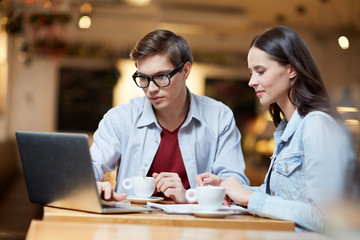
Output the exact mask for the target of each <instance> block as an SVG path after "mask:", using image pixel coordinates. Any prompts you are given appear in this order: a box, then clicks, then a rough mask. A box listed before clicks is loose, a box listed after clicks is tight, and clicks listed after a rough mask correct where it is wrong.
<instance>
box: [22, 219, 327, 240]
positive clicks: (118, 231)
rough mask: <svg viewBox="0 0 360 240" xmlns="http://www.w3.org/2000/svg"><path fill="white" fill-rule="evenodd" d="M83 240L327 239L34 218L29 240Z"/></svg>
mask: <svg viewBox="0 0 360 240" xmlns="http://www.w3.org/2000/svg"><path fill="white" fill-rule="evenodd" d="M48 239H52V240H58V239H59V240H60V239H61V240H62V239H67V240H72V239H74V240H82V239H94V240H97V239H99V240H102V239H131V240H136V239H141V240H147V239H149V240H150V239H151V240H154V239H156V240H175V239H176V240H192V239H205V240H223V239H224V240H225V239H245V240H259V239H267V240H273V239H274V240H275V239H276V240H285V239H286V240H288V239H292V240H300V239H301V240H326V239H327V238H325V237H324V236H322V235H319V234H316V233H296V232H284V231H261V230H241V229H220V228H202V227H197V228H194V227H180V226H159V225H157V226H153V225H145V224H116V223H96V222H65V221H39V220H33V221H32V222H31V224H30V228H29V231H28V233H27V236H26V240H48Z"/></svg>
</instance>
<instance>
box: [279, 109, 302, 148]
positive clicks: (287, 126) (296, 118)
mask: <svg viewBox="0 0 360 240" xmlns="http://www.w3.org/2000/svg"><path fill="white" fill-rule="evenodd" d="M302 119H303V117H302V116H300V114H299V113H298V111H297V109H295V111H294V113H293V115H292V116H291V118H290V121H289V122H288V121H287V120H286V118H284V119H283V120H281V122H280V124H279V125H278V127H277V128H276V132H275V133H274V137H276V136H277V137H280V139H281V141H283V142H287V141H288V140H289V138H290V137H291V136H292V135H293V134H294V132H295V131H296V129H297V128H298V126H299V125H300V122H301V120H302Z"/></svg>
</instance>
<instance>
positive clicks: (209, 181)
mask: <svg viewBox="0 0 360 240" xmlns="http://www.w3.org/2000/svg"><path fill="white" fill-rule="evenodd" d="M223 180H224V179H223V178H221V177H219V176H217V175H215V174H212V173H208V172H206V173H201V174H199V175H197V176H196V184H197V185H198V186H205V185H211V186H220V184H221V182H222V181H223Z"/></svg>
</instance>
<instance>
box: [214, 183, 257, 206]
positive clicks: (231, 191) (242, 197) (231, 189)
mask: <svg viewBox="0 0 360 240" xmlns="http://www.w3.org/2000/svg"><path fill="white" fill-rule="evenodd" d="M221 186H222V187H225V189H226V190H225V192H226V195H227V196H229V197H230V198H231V199H232V200H233V201H234V202H236V203H237V204H239V205H241V206H247V205H248V203H249V199H250V197H251V194H252V191H250V190H247V189H246V188H245V187H244V186H243V185H242V184H241V183H240V182H239V181H238V180H237V179H236V178H233V177H232V178H228V179H225V180H223V181H222V182H221Z"/></svg>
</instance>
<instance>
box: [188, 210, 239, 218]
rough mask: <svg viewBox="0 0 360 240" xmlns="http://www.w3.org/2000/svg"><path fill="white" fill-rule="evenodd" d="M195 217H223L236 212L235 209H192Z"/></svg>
mask: <svg viewBox="0 0 360 240" xmlns="http://www.w3.org/2000/svg"><path fill="white" fill-rule="evenodd" d="M192 213H193V214H194V215H195V216H196V217H207V218H223V217H225V216H228V215H232V214H234V213H236V212H235V211H231V210H230V211H229V210H218V211H193V212H192Z"/></svg>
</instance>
